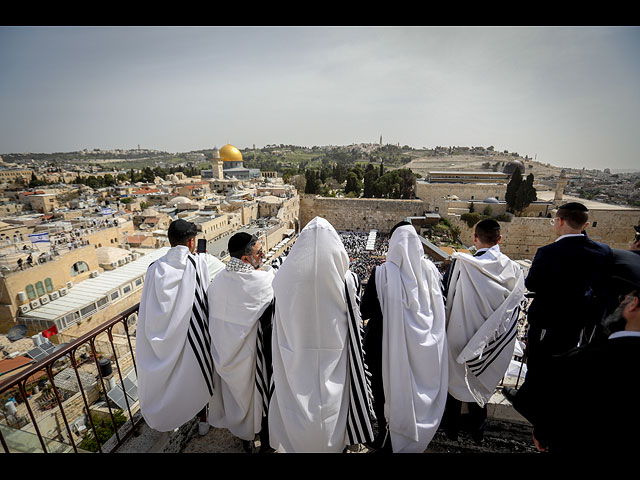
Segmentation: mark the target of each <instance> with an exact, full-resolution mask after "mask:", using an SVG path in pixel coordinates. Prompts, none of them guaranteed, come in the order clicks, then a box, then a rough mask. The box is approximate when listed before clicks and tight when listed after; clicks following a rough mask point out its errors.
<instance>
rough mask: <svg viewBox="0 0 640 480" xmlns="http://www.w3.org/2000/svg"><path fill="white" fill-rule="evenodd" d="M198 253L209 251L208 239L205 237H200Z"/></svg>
mask: <svg viewBox="0 0 640 480" xmlns="http://www.w3.org/2000/svg"><path fill="white" fill-rule="evenodd" d="M197 252H198V253H206V252H207V241H206V240H205V239H204V238H199V239H198V249H197Z"/></svg>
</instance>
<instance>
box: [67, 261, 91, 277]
mask: <svg viewBox="0 0 640 480" xmlns="http://www.w3.org/2000/svg"><path fill="white" fill-rule="evenodd" d="M88 271H89V265H87V264H86V263H85V262H82V261H80V262H76V263H74V264H73V266H72V267H71V276H72V277H75V276H76V275H80V274H81V273H84V272H88Z"/></svg>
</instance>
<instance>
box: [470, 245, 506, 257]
mask: <svg viewBox="0 0 640 480" xmlns="http://www.w3.org/2000/svg"><path fill="white" fill-rule="evenodd" d="M479 252H487V253H485V255H487V254H488V255H491V256H492V257H494V258H498V255H499V254H500V245H499V244H497V243H496V244H495V245H494V246H493V247H491V248H488V247H485V248H479V249H478V250H476V251H475V253H474V256H475V255H477V254H478V253H479Z"/></svg>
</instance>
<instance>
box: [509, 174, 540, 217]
mask: <svg viewBox="0 0 640 480" xmlns="http://www.w3.org/2000/svg"><path fill="white" fill-rule="evenodd" d="M533 180H534V178H533V173H530V174H529V175H527V178H526V179H525V180H523V179H522V174H521V173H520V170H519V169H516V170H515V172H513V175H512V176H511V180H510V181H509V183H508V184H507V192H506V194H505V200H506V202H507V210H508V211H509V212H511V213H515V214H517V215H519V214H520V213H522V211H523V210H524V209H525V208H527V207H528V206H529V205H531V202H534V201H535V200H537V198H538V194H537V192H536V189H535V187H534V186H533Z"/></svg>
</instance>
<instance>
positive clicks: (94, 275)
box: [91, 270, 100, 278]
mask: <svg viewBox="0 0 640 480" xmlns="http://www.w3.org/2000/svg"><path fill="white" fill-rule="evenodd" d="M99 274H100V273H99V272H98V270H94V271H93V272H91V278H95V277H97V276H98V275H99Z"/></svg>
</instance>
